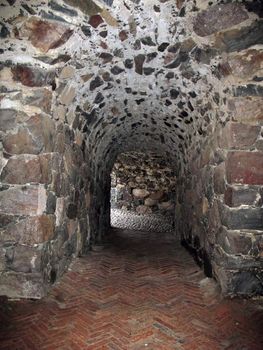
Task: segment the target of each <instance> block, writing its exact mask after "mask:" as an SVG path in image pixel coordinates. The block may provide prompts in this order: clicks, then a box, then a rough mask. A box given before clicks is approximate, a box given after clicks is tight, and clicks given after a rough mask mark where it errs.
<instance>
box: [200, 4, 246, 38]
mask: <svg viewBox="0 0 263 350" xmlns="http://www.w3.org/2000/svg"><path fill="white" fill-rule="evenodd" d="M233 13H234V14H235V15H234V16H233ZM246 19H248V14H247V12H246V11H245V10H244V9H243V7H242V6H241V5H239V4H220V5H214V6H211V7H210V8H209V9H207V10H205V11H202V12H200V13H199V14H198V15H197V16H196V18H195V20H194V27H193V29H194V31H195V32H196V34H197V35H199V36H202V37H203V36H207V35H211V34H213V33H215V32H219V31H220V30H223V29H227V28H229V27H232V26H234V25H236V24H239V23H241V22H243V21H245V20H246Z"/></svg>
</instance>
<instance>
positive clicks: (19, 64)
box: [0, 0, 263, 298]
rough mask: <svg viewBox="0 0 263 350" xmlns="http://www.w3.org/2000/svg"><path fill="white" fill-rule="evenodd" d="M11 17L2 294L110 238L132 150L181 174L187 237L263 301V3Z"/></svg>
mask: <svg viewBox="0 0 263 350" xmlns="http://www.w3.org/2000/svg"><path fill="white" fill-rule="evenodd" d="M0 5H1V7H0V8H1V11H0V40H1V46H0V57H1V63H0V109H1V114H0V181H1V185H0V189H1V191H0V224H1V225H0V295H7V296H9V297H13V298H17V297H25V298H41V297H42V296H43V295H45V294H46V292H47V290H48V289H49V287H50V286H51V285H52V284H53V283H54V282H55V281H57V280H59V278H60V276H61V275H62V274H63V273H64V272H65V271H66V269H67V267H68V265H69V262H70V261H71V260H72V259H73V258H74V257H76V256H79V255H83V254H89V250H90V248H91V247H92V246H93V245H94V244H98V243H101V242H102V241H103V239H104V237H105V235H106V234H107V230H108V228H109V226H110V188H111V179H110V173H111V170H112V168H113V165H114V163H115V162H116V159H117V157H118V156H119V155H120V154H123V153H127V152H140V153H149V152H152V153H154V154H158V156H159V157H160V158H161V159H163V161H164V162H166V163H167V164H168V165H169V167H170V168H171V169H173V171H175V175H174V178H176V191H175V195H174V198H173V199H172V202H173V203H175V207H174V209H173V213H174V218H175V230H174V235H175V237H176V238H177V239H178V240H179V241H181V242H182V244H183V245H184V246H185V247H187V248H188V249H189V250H190V251H191V252H192V254H193V255H194V257H195V259H196V261H197V262H198V264H200V265H201V266H203V267H204V271H205V272H206V274H207V275H208V276H213V277H214V278H215V279H216V280H217V281H218V282H219V284H220V286H221V289H222V292H223V294H225V295H231V296H232V295H241V296H251V295H256V294H262V292H263V269H262V267H263V266H262V262H263V207H262V187H263V130H262V126H263V104H262V96H263V85H262V58H263V51H262V47H263V46H262V45H263V36H262V32H263V21H262V15H263V11H262V2H261V1H260V0H253V1H250V0H240V1H235V0H234V1H224V0H220V1H219V0H212V1H208V0H189V1H184V0H110V1H109V0H107V1H106V0H86V1H79V0H64V1H63V0H56V1H55V0H50V1H48V0H34V1H31V0H29V1H26V2H25V1H22V0H1V1H0Z"/></svg>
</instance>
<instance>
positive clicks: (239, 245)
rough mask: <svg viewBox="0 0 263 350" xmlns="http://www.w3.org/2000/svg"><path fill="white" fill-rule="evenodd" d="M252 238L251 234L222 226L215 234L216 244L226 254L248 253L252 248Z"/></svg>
mask: <svg viewBox="0 0 263 350" xmlns="http://www.w3.org/2000/svg"><path fill="white" fill-rule="evenodd" d="M252 239H253V236H252V235H251V234H249V233H244V232H242V231H240V230H235V231H233V230H226V229H225V228H222V229H221V230H220V232H219V233H218V235H217V244H219V245H220V246H221V247H222V248H223V249H224V251H225V252H226V253H228V254H244V255H249V254H250V252H251V249H252Z"/></svg>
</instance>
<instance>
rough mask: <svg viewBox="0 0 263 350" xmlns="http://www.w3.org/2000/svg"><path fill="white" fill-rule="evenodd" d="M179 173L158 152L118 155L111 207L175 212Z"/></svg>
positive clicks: (114, 169)
mask: <svg viewBox="0 0 263 350" xmlns="http://www.w3.org/2000/svg"><path fill="white" fill-rule="evenodd" d="M175 186H176V175H175V171H174V170H172V169H171V168H170V167H169V166H168V165H167V162H165V161H163V160H162V157H158V155H155V154H152V153H150V154H144V153H139V152H130V153H124V154H121V155H119V156H118V158H117V160H116V162H115V164H114V167H113V169H112V173H111V208H116V209H123V210H128V211H131V212H136V213H137V214H151V213H155V214H161V215H165V216H166V215H173V212H174V198H175Z"/></svg>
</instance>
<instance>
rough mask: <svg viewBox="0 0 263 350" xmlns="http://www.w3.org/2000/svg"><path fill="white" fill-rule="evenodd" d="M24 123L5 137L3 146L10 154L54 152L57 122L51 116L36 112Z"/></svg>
mask: <svg viewBox="0 0 263 350" xmlns="http://www.w3.org/2000/svg"><path fill="white" fill-rule="evenodd" d="M24 125H25V126H24V127H22V126H21V127H19V128H18V130H17V131H16V132H12V133H8V134H7V135H6V136H5V137H4V139H3V146H4V149H5V151H6V152H8V153H10V154H23V153H28V154H38V153H40V152H43V151H44V152H52V150H53V148H54V145H53V143H54V135H55V124H54V122H53V121H52V120H51V119H50V118H49V117H47V116H44V115H39V114H36V115H34V116H32V117H31V118H29V119H28V120H27V121H26V122H25V123H24Z"/></svg>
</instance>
